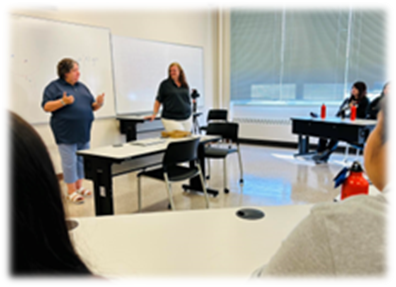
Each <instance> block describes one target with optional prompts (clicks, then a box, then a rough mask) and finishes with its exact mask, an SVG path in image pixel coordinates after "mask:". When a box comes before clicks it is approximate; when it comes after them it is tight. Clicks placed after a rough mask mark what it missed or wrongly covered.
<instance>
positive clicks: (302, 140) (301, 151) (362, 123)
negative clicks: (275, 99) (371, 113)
mask: <svg viewBox="0 0 396 287" xmlns="http://www.w3.org/2000/svg"><path fill="white" fill-rule="evenodd" d="M291 120H292V133H293V134H297V135H298V153H297V154H295V156H303V155H308V154H310V153H309V137H310V136H313V137H323V138H328V139H334V140H339V141H345V142H348V143H353V144H358V145H361V144H364V143H365V142H366V139H367V136H368V135H369V134H370V132H371V131H372V130H373V129H374V127H375V125H376V124H377V121H375V120H362V119H356V120H354V121H351V120H350V119H349V118H345V119H341V118H336V117H329V118H325V119H321V118H312V117H295V118H291Z"/></svg>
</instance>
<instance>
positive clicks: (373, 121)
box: [291, 117, 377, 126]
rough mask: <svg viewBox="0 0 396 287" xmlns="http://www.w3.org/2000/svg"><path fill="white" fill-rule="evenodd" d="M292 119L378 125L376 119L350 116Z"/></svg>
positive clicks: (293, 118) (297, 118) (295, 118)
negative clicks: (354, 118) (351, 117)
mask: <svg viewBox="0 0 396 287" xmlns="http://www.w3.org/2000/svg"><path fill="white" fill-rule="evenodd" d="M291 119H292V120H305V121H314V122H325V123H335V124H348V125H359V126H369V125H376V124H377V121H376V120H366V119H356V120H354V121H352V120H351V119H350V118H344V119H342V118H337V117H326V118H325V119H322V118H312V117H292V118H291Z"/></svg>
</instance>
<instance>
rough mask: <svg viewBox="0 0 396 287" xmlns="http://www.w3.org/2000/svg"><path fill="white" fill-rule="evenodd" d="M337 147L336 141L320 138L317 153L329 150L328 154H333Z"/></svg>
mask: <svg viewBox="0 0 396 287" xmlns="http://www.w3.org/2000/svg"><path fill="white" fill-rule="evenodd" d="M337 145H338V141H336V140H329V139H326V138H320V139H319V143H318V148H317V152H324V151H325V150H329V151H330V152H333V151H334V150H335V149H336V148H337Z"/></svg>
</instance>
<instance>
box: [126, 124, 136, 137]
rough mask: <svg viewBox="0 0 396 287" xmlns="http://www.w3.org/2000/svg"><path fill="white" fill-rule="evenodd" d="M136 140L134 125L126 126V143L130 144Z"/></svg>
mask: <svg viewBox="0 0 396 287" xmlns="http://www.w3.org/2000/svg"><path fill="white" fill-rule="evenodd" d="M136 139H137V136H136V123H129V124H127V126H126V141H127V142H131V141H135V140H136Z"/></svg>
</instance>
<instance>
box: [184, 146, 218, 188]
mask: <svg viewBox="0 0 396 287" xmlns="http://www.w3.org/2000/svg"><path fill="white" fill-rule="evenodd" d="M198 159H199V163H200V164H201V170H202V176H203V178H204V180H205V145H204V144H200V145H199V146H198ZM194 165H195V163H194V162H190V166H191V167H193V166H194ZM182 188H183V189H184V190H191V191H196V192H203V188H202V184H201V180H200V178H199V176H196V177H193V178H191V179H190V184H183V185H182ZM206 191H207V192H208V194H211V195H213V196H217V195H218V194H219V192H218V191H217V190H215V189H212V188H206Z"/></svg>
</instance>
